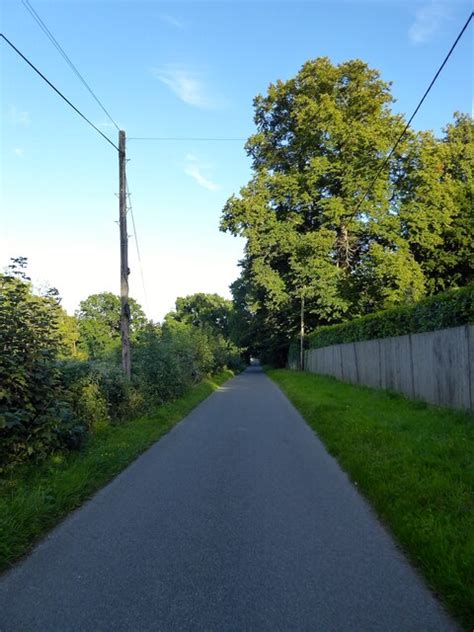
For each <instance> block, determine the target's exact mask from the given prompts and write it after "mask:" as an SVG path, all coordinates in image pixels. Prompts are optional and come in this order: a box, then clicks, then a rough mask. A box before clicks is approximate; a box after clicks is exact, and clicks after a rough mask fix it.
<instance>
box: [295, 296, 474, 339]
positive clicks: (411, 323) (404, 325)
mask: <svg viewBox="0 0 474 632" xmlns="http://www.w3.org/2000/svg"><path fill="white" fill-rule="evenodd" d="M468 322H474V284H470V285H468V286H466V287H465V288H462V289H456V290H449V291H448V292H443V293H442V294H437V295H436V296H432V297H431V298H427V299H425V300H423V301H419V302H418V303H415V304H414V305H405V306H402V307H395V308H393V309H388V310H386V311H383V312H378V313H375V314H369V315H368V316H364V317H362V318H357V319H355V320H351V321H348V322H345V323H341V324H339V325H329V326H326V327H319V328H318V329H316V330H315V331H314V332H313V333H312V334H310V335H309V336H308V337H307V346H309V347H310V348H312V349H317V348H319V347H327V346H329V345H334V344H339V343H344V342H356V341H359V340H371V339H374V338H387V337H389V336H403V335H404V334H413V333H420V332H423V331H434V330H436V329H444V328H446V327H456V326H457V325H464V324H465V323H468Z"/></svg>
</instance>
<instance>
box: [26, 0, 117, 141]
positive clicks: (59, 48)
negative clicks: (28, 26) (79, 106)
mask: <svg viewBox="0 0 474 632" xmlns="http://www.w3.org/2000/svg"><path fill="white" fill-rule="evenodd" d="M22 3H23V6H24V7H25V8H26V9H27V10H28V11H29V13H30V15H31V16H32V17H33V19H34V20H35V21H36V22H37V24H38V25H39V27H40V28H41V30H42V31H43V32H44V33H45V35H46V37H47V38H48V39H49V40H50V41H51V43H52V44H53V46H54V47H55V48H56V49H57V51H58V52H59V53H60V55H61V56H62V57H63V59H64V60H65V61H66V63H67V64H68V66H69V67H70V68H71V70H72V71H73V72H74V74H75V75H76V76H77V78H78V79H79V81H81V83H82V84H83V85H84V87H85V88H86V90H88V92H89V93H90V94H91V96H92V97H93V99H94V100H95V101H96V103H97V104H98V105H99V107H100V108H101V110H102V111H103V112H104V114H105V115H106V116H107V118H108V119H109V121H111V123H113V125H115V127H116V128H117V131H119V130H120V128H119V126H118V125H117V123H116V122H115V121H114V119H113V118H112V117H111V115H110V114H109V112H108V111H107V110H106V108H105V106H104V105H103V103H102V102H101V101H100V99H99V97H98V96H97V95H96V94H95V93H94V91H93V90H92V88H91V87H90V85H89V84H88V83H87V81H86V80H85V79H84V77H83V76H82V75H81V73H80V72H79V70H78V69H77V68H76V66H75V65H74V64H73V63H72V61H71V59H70V58H69V56H68V55H67V53H66V52H65V50H64V49H63V47H62V46H61V44H60V43H59V42H58V41H57V39H56V38H55V37H54V35H53V34H52V33H51V31H50V29H49V28H48V27H47V26H46V24H45V23H44V21H43V20H42V19H41V17H40V16H39V15H38V13H37V11H36V10H35V9H34V8H33V7H32V6H31V4H30V3H29V1H28V0H22Z"/></svg>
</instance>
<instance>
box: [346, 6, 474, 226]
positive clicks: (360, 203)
mask: <svg viewBox="0 0 474 632" xmlns="http://www.w3.org/2000/svg"><path fill="white" fill-rule="evenodd" d="M473 16H474V12H471V14H470V16H469V17H468V19H467V20H466V23H465V24H464V26H463V27H462V29H461V31H460V32H459V35H458V36H457V37H456V39H455V41H454V44H453V45H452V46H451V48H450V49H449V52H448V54H447V55H446V57H445V58H444V60H443V63H442V64H441V66H440V67H439V68H438V70H437V72H436V74H435V75H434V77H433V79H432V80H431V82H430V85H429V86H428V88H427V89H426V90H425V93H424V95H423V96H422V97H421V99H420V101H419V103H418V105H417V106H416V108H415V110H414V112H413V114H412V115H411V116H410V119H409V121H408V123H407V124H406V125H405V127H404V129H403V132H402V133H401V134H400V136H399V137H398V139H397V142H396V143H395V145H394V146H393V147H392V149H391V150H390V151H389V153H388V155H387V157H386V158H385V160H384V161H383V163H382V165H381V167H380V168H379V169H378V170H377V173H376V174H375V176H374V177H373V178H372V180H371V182H370V184H369V186H368V187H367V190H366V191H365V193H364V195H363V196H362V198H361V199H360V200H359V202H358V204H357V206H356V208H355V210H354V212H353V213H352V215H351V216H350V218H349V220H351V219H352V218H353V217H354V216H355V215H357V213H358V211H359V209H360V207H361V206H362V204H363V203H364V202H365V200H366V198H367V196H368V194H369V193H370V191H371V190H372V187H373V186H374V184H375V182H376V181H377V179H378V177H379V176H380V174H381V173H382V171H383V170H384V169H385V167H386V165H387V163H388V161H389V160H390V158H391V157H392V156H393V152H394V151H395V150H396V148H397V147H398V145H399V144H400V142H401V140H402V139H403V137H404V136H405V134H406V133H407V131H408V128H409V127H410V124H411V122H412V121H413V119H414V118H415V116H416V114H417V112H418V110H419V109H420V107H421V106H422V104H423V101H424V100H425V99H426V97H427V96H428V93H429V92H430V90H431V88H432V87H433V86H434V84H435V82H436V80H437V79H438V77H439V75H440V74H441V71H442V70H443V68H444V67H445V65H446V63H447V61H448V59H449V58H450V57H451V53H452V52H453V51H454V49H455V48H456V46H457V44H458V42H459V40H460V39H461V37H462V36H463V35H464V31H465V30H466V29H467V27H468V26H469V22H470V21H471V20H472V18H473Z"/></svg>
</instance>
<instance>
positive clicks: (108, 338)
mask: <svg viewBox="0 0 474 632" xmlns="http://www.w3.org/2000/svg"><path fill="white" fill-rule="evenodd" d="M129 305H130V339H131V340H132V341H133V340H134V339H136V337H137V335H138V333H139V332H140V331H141V330H143V329H144V327H145V326H146V324H147V318H146V316H145V314H144V312H143V310H142V308H141V307H140V305H139V304H138V303H137V302H136V301H135V300H134V299H133V298H131V299H129ZM120 311H121V303H120V297H119V296H117V295H115V294H112V292H101V293H100V294H92V295H91V296H89V297H88V298H86V299H85V300H84V301H81V303H80V305H79V309H78V310H77V311H76V318H77V323H78V327H79V334H80V338H79V341H80V345H81V347H82V349H83V350H84V351H85V352H86V353H87V355H88V357H89V358H93V359H97V358H100V357H105V356H107V355H110V354H111V353H113V352H114V351H115V350H116V349H117V348H118V346H119V345H120Z"/></svg>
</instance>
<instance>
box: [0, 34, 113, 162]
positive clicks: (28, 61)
mask: <svg viewBox="0 0 474 632" xmlns="http://www.w3.org/2000/svg"><path fill="white" fill-rule="evenodd" d="M0 37H3V39H4V40H5V42H6V43H7V44H8V45H9V46H10V47H11V48H12V49H13V50H14V51H15V52H16V53H17V55H19V56H20V57H21V58H22V59H23V61H25V62H26V63H27V64H28V66H30V68H32V69H33V70H34V71H35V72H36V74H38V75H39V76H40V77H41V79H43V81H45V82H46V83H47V84H48V85H49V87H50V88H52V89H53V90H54V91H55V92H56V94H58V95H59V96H60V97H61V99H63V101H65V102H66V103H67V104H68V105H69V107H71V108H72V109H73V110H74V111H75V112H76V114H79V116H80V117H81V118H83V119H84V121H86V123H88V124H89V125H90V126H91V127H92V128H93V129H95V131H96V132H98V133H99V134H100V135H101V136H102V138H104V139H105V140H106V141H107V142H108V143H109V144H110V145H112V147H113V148H114V149H116V150H117V151H120V150H119V148H118V147H117V145H116V144H115V143H113V142H112V141H111V140H110V138H108V137H107V136H106V135H105V134H104V133H103V132H101V131H100V129H99V128H98V127H96V126H95V125H94V123H92V122H91V121H90V120H89V119H88V118H87V117H86V116H85V115H84V114H83V113H82V112H81V111H80V110H78V109H77V108H76V106H75V105H73V104H72V103H71V101H69V99H68V98H67V97H65V96H64V94H63V93H62V92H60V91H59V90H58V88H56V86H54V85H53V84H52V83H51V81H50V80H49V79H47V78H46V77H45V76H44V75H43V73H42V72H41V71H39V70H38V68H36V66H35V65H34V64H33V63H32V62H31V61H30V60H29V59H28V58H27V57H25V55H23V53H22V52H21V51H19V50H18V48H17V47H16V46H15V45H14V44H12V43H11V42H10V40H9V39H8V38H7V37H5V35H4V34H3V33H0Z"/></svg>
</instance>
